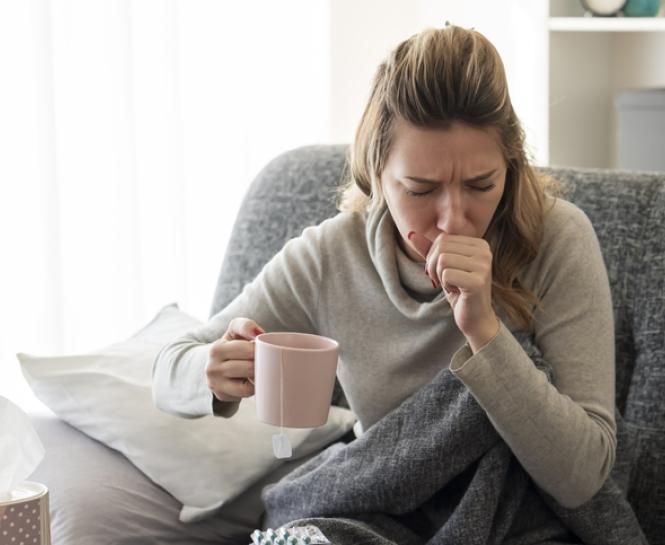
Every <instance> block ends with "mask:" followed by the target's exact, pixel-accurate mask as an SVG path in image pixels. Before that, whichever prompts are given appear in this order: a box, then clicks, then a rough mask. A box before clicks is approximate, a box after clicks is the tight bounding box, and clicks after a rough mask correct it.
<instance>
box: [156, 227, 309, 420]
mask: <svg viewBox="0 0 665 545" xmlns="http://www.w3.org/2000/svg"><path fill="white" fill-rule="evenodd" d="M319 236H320V228H319V227H308V228H307V229H305V230H304V231H303V233H302V235H301V236H300V237H297V238H294V239H291V240H290V241H288V242H287V243H286V245H285V246H284V248H283V249H282V250H281V251H280V252H279V253H278V254H277V255H275V256H274V257H273V258H272V259H271V260H270V261H269V262H268V263H267V264H266V265H265V266H264V268H263V269H262V270H261V272H260V273H259V274H258V275H257V277H256V278H255V279H254V280H253V281H252V282H251V283H249V284H247V285H246V286H245V287H244V289H243V291H242V293H240V295H238V297H236V298H235V299H234V300H233V301H232V302H231V303H229V305H228V306H227V307H226V308H224V309H222V310H221V311H220V312H219V313H218V314H216V315H215V316H213V317H212V318H210V320H209V321H208V322H207V323H205V324H203V325H201V326H200V327H198V328H197V329H195V330H193V331H191V332H189V333H188V334H186V335H184V336H182V337H180V338H178V339H176V340H175V341H173V342H171V343H169V344H167V345H165V346H164V347H163V348H162V349H161V350H160V352H159V353H158V354H157V356H156V358H155V360H154V362H153V369H152V377H153V380H152V396H153V401H154V403H155V405H156V406H157V407H158V408H159V409H160V410H162V411H165V412H168V413H171V414H174V415H178V416H181V417H185V418H196V417H201V416H206V415H211V414H214V415H216V416H224V417H230V416H232V415H233V414H235V412H236V411H237V410H238V406H239V403H240V402H222V401H219V400H218V399H217V398H216V397H215V396H214V395H213V394H212V392H211V391H210V389H209V388H208V384H207V377H206V373H205V370H206V366H207V363H208V354H209V351H210V344H211V343H213V342H214V341H216V340H217V339H219V338H221V337H222V336H223V335H224V332H225V331H226V329H227V327H228V325H229V323H230V322H231V320H232V319H233V318H239V317H242V318H249V319H252V320H254V321H255V322H256V323H257V324H258V325H259V326H261V327H262V328H263V329H264V330H265V331H299V332H303V333H310V332H316V330H317V329H318V328H317V323H316V322H317V320H316V314H315V311H316V309H317V308H318V304H317V303H318V294H319V289H318V287H319V285H320V280H321V270H322V265H321V256H320V245H319Z"/></svg>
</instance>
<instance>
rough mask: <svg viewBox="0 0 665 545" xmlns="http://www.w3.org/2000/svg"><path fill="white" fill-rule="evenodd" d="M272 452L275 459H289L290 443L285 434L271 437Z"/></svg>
mask: <svg viewBox="0 0 665 545" xmlns="http://www.w3.org/2000/svg"><path fill="white" fill-rule="evenodd" d="M272 451H273V453H274V454H275V458H291V455H292V450H291V441H289V436H288V435H286V434H285V433H283V432H282V433H278V434H276V435H273V436H272Z"/></svg>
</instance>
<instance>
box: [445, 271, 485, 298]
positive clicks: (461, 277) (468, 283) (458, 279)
mask: <svg viewBox="0 0 665 545" xmlns="http://www.w3.org/2000/svg"><path fill="white" fill-rule="evenodd" d="M441 278H442V280H443V281H444V282H445V284H446V286H450V287H451V288H454V292H455V293H459V292H460V290H465V291H467V292H475V291H477V290H478V289H479V288H480V287H481V286H482V280H479V277H478V275H477V274H474V273H468V272H464V271H458V270H455V269H446V270H445V271H443V273H442V275H441Z"/></svg>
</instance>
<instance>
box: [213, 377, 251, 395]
mask: <svg viewBox="0 0 665 545" xmlns="http://www.w3.org/2000/svg"><path fill="white" fill-rule="evenodd" d="M221 387H222V389H223V391H224V392H225V393H226V395H232V396H235V397H250V396H253V395H254V393H255V390H254V385H253V384H252V383H250V382H249V381H248V380H245V379H235V378H233V379H224V381H223V382H222V383H221Z"/></svg>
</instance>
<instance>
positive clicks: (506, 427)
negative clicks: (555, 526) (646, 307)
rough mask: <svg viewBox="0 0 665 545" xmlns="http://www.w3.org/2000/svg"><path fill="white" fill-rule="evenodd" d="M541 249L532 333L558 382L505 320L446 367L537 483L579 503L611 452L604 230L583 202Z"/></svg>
mask: <svg viewBox="0 0 665 545" xmlns="http://www.w3.org/2000/svg"><path fill="white" fill-rule="evenodd" d="M540 254H542V255H540ZM539 255H540V257H537V258H536V261H537V263H536V265H535V267H534V270H535V274H536V275H537V286H536V287H537V295H538V296H539V298H540V299H541V301H542V310H538V311H537V312H536V315H535V342H536V344H537V345H538V347H539V348H540V350H541V352H542V354H543V357H544V358H545V360H546V361H547V362H548V363H549V364H550V365H551V366H552V368H553V371H554V382H553V383H550V382H548V380H547V378H546V376H545V374H544V373H543V372H542V371H540V370H538V369H537V368H536V367H535V366H534V364H533V362H532V361H531V359H530V358H529V357H528V355H527V354H526V352H525V351H524V350H523V349H522V347H521V345H520V344H519V342H518V341H517V340H516V339H515V337H514V336H513V335H512V333H511V332H510V330H509V329H508V328H507V327H506V326H505V324H504V323H503V322H502V323H501V326H500V328H499V332H498V333H497V335H496V336H495V338H494V339H492V340H491V341H490V342H489V343H487V344H486V345H485V346H484V347H482V348H481V349H480V350H479V351H478V352H477V353H476V354H473V353H472V352H471V349H470V347H469V346H468V343H467V344H466V345H464V346H463V347H462V348H461V349H460V350H459V351H458V352H456V353H455V354H454V355H453V358H452V360H451V365H450V370H451V371H452V372H453V373H454V374H455V376H456V377H457V378H459V379H460V380H461V381H462V382H464V384H465V385H466V386H467V387H468V388H469V391H470V392H471V394H472V395H473V396H474V398H475V399H476V400H477V401H478V403H479V404H480V405H481V406H482V407H483V409H484V410H485V411H486V413H487V415H488V417H489V418H490V421H491V422H492V424H493V425H494V427H495V428H496V430H497V431H498V433H499V434H500V435H501V436H502V437H503V439H504V440H505V441H506V443H507V444H508V445H509V446H510V448H511V450H512V451H513V453H514V454H515V456H516V457H517V459H518V460H519V461H520V463H521V464H522V466H523V467H524V469H525V470H526V471H527V472H528V473H529V474H530V476H531V477H532V479H533V480H534V482H535V483H536V484H537V485H538V486H540V487H541V488H542V489H543V490H544V491H545V492H546V493H549V494H550V495H551V496H552V497H554V499H556V500H557V501H558V502H559V503H560V504H561V505H563V506H564V507H568V508H574V507H578V506H580V505H582V504H584V503H585V502H586V501H588V500H589V499H591V498H592V497H593V496H594V495H595V493H596V492H597V491H598V490H599V489H600V487H601V486H602V485H603V483H604V482H605V480H606V478H607V477H608V475H609V473H610V471H611V469H612V466H613V465H614V460H615V451H616V423H615V420H614V407H615V397H614V396H615V367H614V365H615V362H614V320H613V313H612V301H611V293H610V287H609V281H608V277H607V271H606V269H605V265H604V261H603V257H602V253H601V250H600V245H599V243H598V239H597V238H596V234H595V231H594V230H593V226H592V225H591V222H590V221H589V219H588V218H587V217H586V215H585V214H584V213H583V212H582V211H581V210H579V209H576V210H575V211H574V213H573V214H572V215H571V216H570V217H568V218H567V221H565V222H562V224H561V225H560V226H559V227H558V228H557V229H555V234H554V236H551V237H550V239H549V240H544V241H543V246H542V247H541V250H540V252H539Z"/></svg>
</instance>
